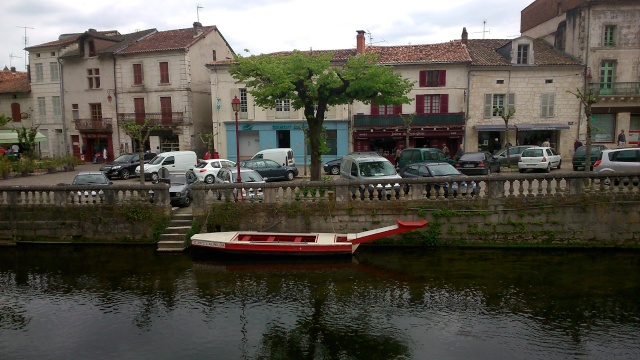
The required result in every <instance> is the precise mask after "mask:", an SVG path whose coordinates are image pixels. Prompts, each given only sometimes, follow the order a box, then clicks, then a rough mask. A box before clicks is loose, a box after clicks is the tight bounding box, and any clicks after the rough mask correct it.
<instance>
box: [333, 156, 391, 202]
mask: <svg viewBox="0 0 640 360" xmlns="http://www.w3.org/2000/svg"><path fill="white" fill-rule="evenodd" d="M340 178H341V179H346V180H354V181H367V182H369V186H368V189H366V186H365V185H359V186H358V188H359V191H360V197H361V198H364V196H365V192H366V191H368V192H369V197H373V193H374V191H377V192H378V197H379V198H381V197H382V196H383V193H384V195H385V196H386V197H387V198H390V197H391V196H392V190H393V192H395V194H394V196H395V197H396V198H398V197H399V196H400V184H399V183H395V184H393V185H392V184H391V183H385V184H384V185H383V184H382V183H376V182H375V181H376V180H393V179H401V177H400V175H398V172H397V171H396V169H395V167H394V166H393V164H391V162H390V161H389V160H387V158H385V157H382V156H380V155H347V156H345V157H344V158H343V159H342V164H341V165H340ZM351 191H352V193H353V194H355V193H356V188H355V187H354V188H352V189H351Z"/></svg>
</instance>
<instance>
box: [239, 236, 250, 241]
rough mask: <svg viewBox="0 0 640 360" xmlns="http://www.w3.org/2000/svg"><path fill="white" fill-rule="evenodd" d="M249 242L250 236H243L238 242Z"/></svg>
mask: <svg viewBox="0 0 640 360" xmlns="http://www.w3.org/2000/svg"><path fill="white" fill-rule="evenodd" d="M249 240H251V236H249V235H245V236H243V237H242V239H240V241H249Z"/></svg>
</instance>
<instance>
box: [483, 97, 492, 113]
mask: <svg viewBox="0 0 640 360" xmlns="http://www.w3.org/2000/svg"><path fill="white" fill-rule="evenodd" d="M492 106H493V95H492V94H484V118H485V119H489V118H491V116H492V114H493V108H492Z"/></svg>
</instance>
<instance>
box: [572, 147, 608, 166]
mask: <svg viewBox="0 0 640 360" xmlns="http://www.w3.org/2000/svg"><path fill="white" fill-rule="evenodd" d="M606 149H607V147H606V146H604V145H591V156H590V158H591V161H590V162H589V163H590V164H591V166H590V169H591V170H593V164H595V163H596V161H598V159H600V153H602V150H606ZM586 159H587V146H586V145H583V146H580V147H579V148H577V149H576V152H575V153H574V154H573V158H572V159H571V163H572V165H573V170H578V169H580V168H583V169H584V162H585V160H586Z"/></svg>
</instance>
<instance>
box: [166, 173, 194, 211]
mask: <svg viewBox="0 0 640 360" xmlns="http://www.w3.org/2000/svg"><path fill="white" fill-rule="evenodd" d="M168 180H169V198H170V200H171V205H174V206H182V207H187V206H189V205H191V200H193V195H192V194H191V189H192V188H193V185H194V184H196V183H197V182H198V177H196V174H195V173H194V172H193V171H191V170H189V171H187V172H186V173H184V174H181V173H170V174H169V177H168Z"/></svg>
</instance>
